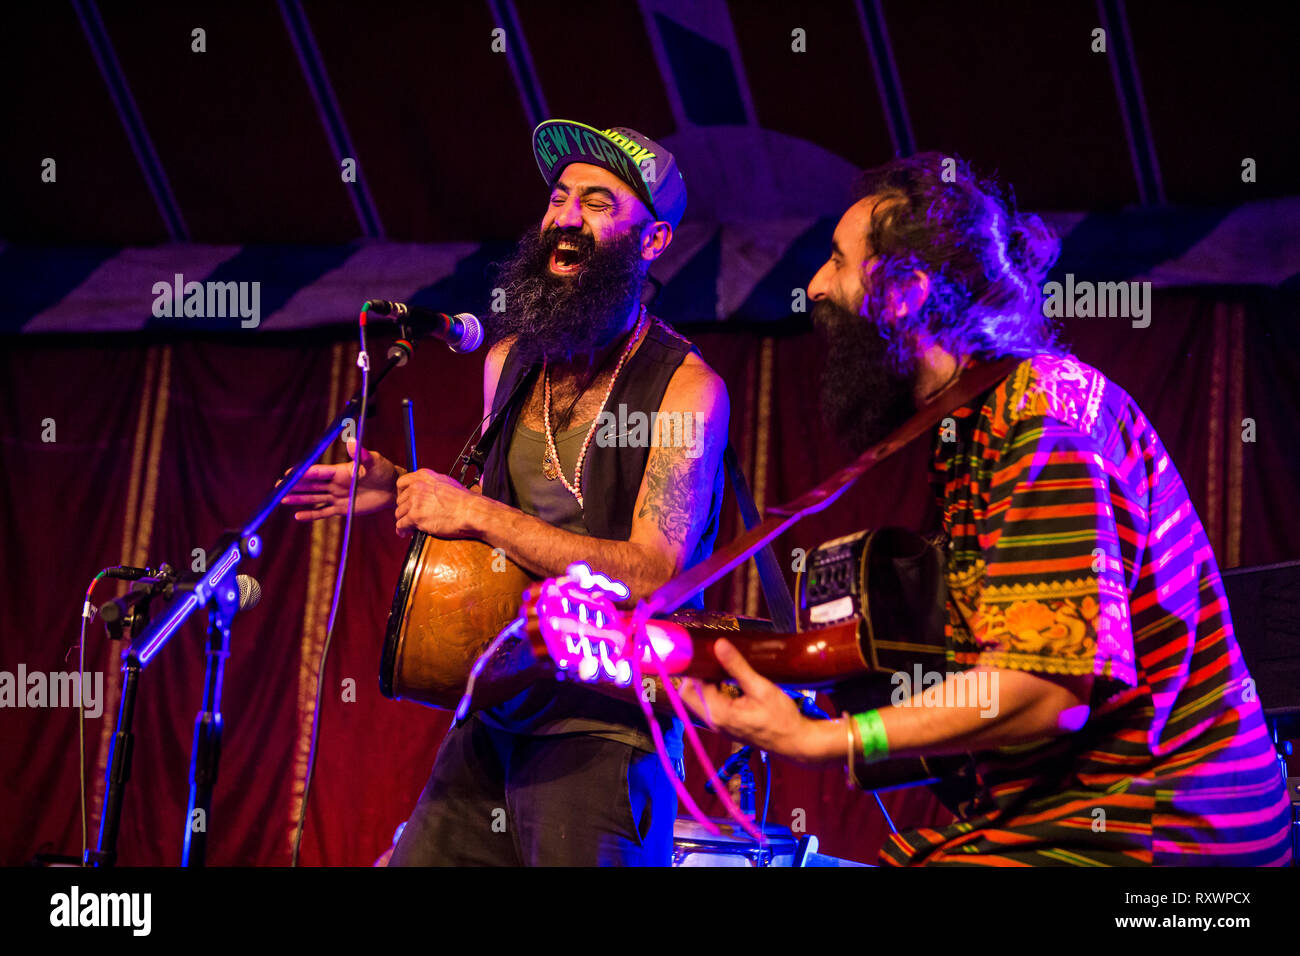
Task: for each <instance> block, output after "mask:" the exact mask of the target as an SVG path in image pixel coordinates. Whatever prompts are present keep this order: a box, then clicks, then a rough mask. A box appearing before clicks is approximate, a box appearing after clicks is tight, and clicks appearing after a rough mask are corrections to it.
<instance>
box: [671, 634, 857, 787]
mask: <svg viewBox="0 0 1300 956" xmlns="http://www.w3.org/2000/svg"><path fill="white" fill-rule="evenodd" d="M713 654H714V656H715V657H716V658H717V659H718V663H719V664H721V665H722V667H723V669H724V670H725V671H726V672H727V673H728V674H730V675H731V676H732V677H733V678H734V679H735V681H736V683H737V684H738V685H739V686H740V689H741V691H742V694H741V696H739V697H731V696H728V695H727V694H725V693H724V692H723V691H722V690H721V689H719V688H718V687H716V686H714V685H712V684H705V683H703V682H701V681H699V680H697V679H694V678H690V679H687V680H684V681H682V684H681V695H682V700H684V701H685V702H686V705H687V706H688V707H690V708H691V710H693V711H694V712H695V713H696V714H697V715H699V716H700V717H701V718H702V719H703V720H704V721H705V722H706V723H708V725H709V726H710V727H712V728H713V729H714V730H719V731H722V732H723V733H725V734H727V735H728V736H729V737H734V738H735V739H737V740H741V741H743V742H745V743H747V744H753V745H754V746H755V747H758V748H759V749H760V750H767V751H770V752H772V753H775V754H780V755H781V756H783V757H788V758H789V759H791V760H797V761H800V762H802V763H816V762H819V761H822V760H826V759H828V758H833V757H834V756H835V754H836V753H838V754H839V755H840V756H841V757H842V756H843V750H844V746H843V740H844V730H843V728H842V727H841V728H839V730H838V731H833V730H832V731H831V734H833V735H834V736H835V739H838V741H839V744H838V748H837V750H833V751H829V752H828V750H827V748H826V746H825V744H826V741H823V740H822V738H823V737H826V738H827V740H830V739H831V737H830V736H828V734H827V731H828V729H829V728H828V727H827V725H829V724H834V723H837V722H835V721H819V720H809V719H808V718H807V717H804V716H803V715H802V714H800V713H799V707H798V705H797V704H796V703H795V702H794V701H793V700H791V699H790V697H789V696H788V695H787V694H786V693H785V691H783V690H781V688H780V687H778V686H776V684H774V683H772V682H771V681H770V680H768V679H767V678H766V677H763V676H761V675H760V674H759V673H758V672H757V671H755V670H754V668H752V667H750V666H749V662H748V661H746V660H745V658H744V657H742V656H741V654H740V651H738V650H736V648H735V646H734V645H732V644H731V642H730V641H727V640H725V639H722V640H718V641H715V642H714V644H713Z"/></svg>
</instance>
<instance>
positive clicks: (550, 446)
mask: <svg viewBox="0 0 1300 956" xmlns="http://www.w3.org/2000/svg"><path fill="white" fill-rule="evenodd" d="M645 325H646V312H645V306H644V305H643V306H641V315H640V316H639V317H638V318H637V322H636V326H635V327H634V328H633V329H632V334H631V336H629V338H628V340H627V345H626V347H624V349H623V354H622V355H621V356H620V357H619V360H618V364H617V365H616V366H614V374H613V376H612V377H611V378H610V380H609V388H607V389H605V397H604V398H603V399H601V402H600V410H599V411H597V412H596V417H595V418H593V419H592V421H591V427H590V428H588V429H587V437H586V438H585V439H583V442H582V449H581V450H580V451H579V452H578V464H577V467H576V468H575V469H574V471H573V483H572V484H570V483H569V479H568V478H565V477H564V472H563V471H561V470H560V453H559V452H558V451H556V450H555V435H554V433H553V432H552V431H551V373H550V370H549V368H548V367H547V364H546V359H544V358H543V359H542V418H543V420H544V421H545V423H546V457H545V458H543V459H542V474H543V475H545V476H546V477H547V478H548V479H549V480H551V481H554V480H555V479H556V478H558V479H560V481H562V482H564V487H565V488H567V489H568V490H569V494H571V495H573V497H574V498H576V499H578V507H579V508H582V507H583V504H582V490H581V489H582V465H583V463H584V462H585V461H586V460H587V449H588V448H589V447H590V446H591V438H592V436H593V435H595V434H596V427H597V426H598V425H599V424H600V416H601V413H602V412H604V411H605V405H606V403H607V402H608V401H609V396H610V395H612V394H613V392H614V383H615V382H617V381H618V375H619V373H620V372H621V371H623V366H624V365H625V364H626V363H627V359H628V356H629V355H631V354H632V348H633V346H635V345H636V343H637V340H638V339H640V338H641V332H642V331H643V330H644V329H645Z"/></svg>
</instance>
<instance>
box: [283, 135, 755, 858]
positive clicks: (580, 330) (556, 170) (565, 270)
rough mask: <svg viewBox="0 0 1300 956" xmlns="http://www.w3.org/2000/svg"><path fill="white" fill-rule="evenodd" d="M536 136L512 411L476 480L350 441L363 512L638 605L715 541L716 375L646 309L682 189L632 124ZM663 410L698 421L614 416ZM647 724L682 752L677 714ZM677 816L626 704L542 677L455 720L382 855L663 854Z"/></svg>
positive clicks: (302, 515) (511, 276)
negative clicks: (537, 192) (358, 459)
mask: <svg viewBox="0 0 1300 956" xmlns="http://www.w3.org/2000/svg"><path fill="white" fill-rule="evenodd" d="M533 151H534V154H535V156H536V159H537V164H538V167H539V169H540V170H541V172H542V177H543V179H544V180H545V182H546V184H547V186H548V187H549V189H550V198H549V201H548V205H547V210H546V214H545V216H543V218H542V220H541V223H540V225H539V227H538V228H536V229H530V230H529V232H528V233H527V234H526V235H525V236H524V237H523V238H522V239H521V240H520V242H519V245H518V248H517V250H516V252H515V254H514V255H513V257H511V259H510V260H509V261H507V262H506V263H504V265H503V267H502V269H501V274H500V277H499V281H498V286H499V288H500V289H501V290H502V291H503V292H504V297H505V312H504V313H503V314H500V315H497V314H494V315H493V321H492V323H491V325H490V327H489V329H488V336H489V341H490V342H491V343H492V345H491V348H490V350H489V352H488V355H487V360H486V362H485V365H484V369H483V410H484V418H485V419H488V418H489V416H491V417H492V418H495V417H498V416H504V418H503V419H502V427H501V428H500V430H499V431H498V432H497V437H496V438H495V440H494V441H493V443H492V445H491V446H490V447H489V449H488V451H487V455H486V458H485V461H484V467H483V474H482V481H481V485H478V486H475V487H474V488H473V489H472V490H468V491H467V490H466V489H465V488H464V487H462V486H461V485H460V484H459V483H458V482H456V481H454V480H453V479H451V478H449V477H448V476H446V475H442V474H438V473H436V472H433V471H430V470H428V469H420V470H419V471H416V472H414V473H410V474H407V473H406V472H405V471H404V470H403V469H402V468H400V467H399V466H397V465H394V464H393V463H392V462H391V461H389V460H388V459H386V458H384V457H383V456H381V455H379V454H378V453H375V452H370V451H365V450H363V451H362V452H361V454H362V456H363V458H362V464H363V465H364V466H365V468H364V472H365V474H364V478H363V479H361V481H362V483H363V485H364V487H363V488H361V489H359V491H358V495H357V509H358V511H362V510H364V511H367V512H370V511H379V510H382V509H383V508H385V507H392V506H394V505H395V506H396V516H397V532H398V534H399V535H402V536H404V537H409V536H410V535H411V534H413V533H414V532H415V531H416V530H417V529H418V530H420V531H424V532H427V533H428V534H432V535H437V536H440V537H452V538H456V537H471V538H477V539H479V540H481V541H485V542H487V543H488V544H489V545H491V546H492V547H494V548H502V549H503V550H504V552H505V554H506V555H507V556H508V557H509V558H510V559H511V560H512V561H514V562H515V563H516V564H519V565H520V566H522V567H524V568H526V569H527V570H529V571H531V572H533V573H535V574H537V575H538V576H539V577H551V576H558V575H562V574H564V573H565V569H566V568H567V567H568V565H569V564H571V563H572V562H575V561H585V562H587V563H588V564H589V565H591V566H592V567H593V568H595V569H596V570H598V571H600V572H603V573H604V574H607V575H609V576H610V577H613V578H617V579H619V580H622V581H623V582H624V583H625V584H627V586H628V588H629V589H630V591H631V602H632V603H635V602H636V601H637V600H639V599H641V598H643V597H645V596H646V595H648V594H650V593H651V592H653V591H654V590H655V589H656V588H658V587H659V586H660V585H662V584H664V583H665V582H667V581H668V580H670V579H671V578H673V577H675V576H676V575H678V574H679V573H681V572H682V571H683V570H685V569H687V568H689V567H691V566H692V565H694V564H696V563H698V562H699V561H700V560H702V559H703V558H704V557H706V556H707V555H708V554H709V553H710V552H711V551H712V548H713V542H714V539H715V538H716V536H717V530H718V513H719V510H720V506H721V499H722V476H723V469H722V454H723V450H724V448H725V447H726V444H727V423H728V417H729V414H730V408H729V404H728V399H727V391H726V387H725V385H723V383H722V380H721V378H720V377H719V376H718V375H717V374H716V373H715V372H714V371H713V370H712V369H710V368H709V367H708V366H707V365H706V364H705V363H704V361H703V360H702V359H701V358H700V356H699V354H698V352H697V351H696V350H695V348H694V347H693V346H692V345H691V343H690V342H688V341H687V340H686V339H684V338H682V337H681V336H679V335H678V334H677V333H675V332H674V331H672V330H671V329H670V328H669V327H668V326H667V325H665V324H664V323H663V322H662V321H660V320H658V319H656V318H654V317H652V316H650V315H648V314H647V312H646V310H645V308H644V306H642V304H641V299H642V291H643V287H644V285H645V277H646V272H647V270H648V269H649V266H650V264H651V263H653V262H654V261H655V260H656V259H657V258H658V257H659V256H660V255H662V254H663V252H664V250H665V249H667V248H668V244H669V243H670V242H671V241H672V237H673V230H674V229H675V228H676V227H677V225H678V223H679V222H680V221H681V218H682V214H683V213H684V212H685V209H686V187H685V183H684V182H683V180H682V176H681V173H680V172H679V171H678V170H677V165H676V162H675V160H674V158H673V156H672V154H671V153H669V152H668V151H667V150H666V149H664V148H663V147H662V146H661V145H659V144H658V143H655V142H654V141H653V140H650V139H648V138H647V137H645V136H643V135H641V134H640V133H638V132H636V131H634V130H629V129H624V128H616V129H606V130H598V129H596V128H594V127H590V126H585V125H583V124H581V123H574V122H569V121H567V120H550V121H548V122H545V123H542V124H541V125H540V126H538V128H537V129H536V130H535V131H534V133H533ZM623 407H625V408H626V418H625V417H623V414H622V411H623ZM656 411H658V412H660V413H681V415H682V420H683V421H684V422H685V421H690V422H691V424H692V425H693V428H691V429H689V430H688V429H687V428H685V427H683V428H682V429H680V430H679V432H678V434H679V435H680V436H681V438H682V439H683V440H682V441H678V442H676V443H673V442H660V443H655V442H654V441H653V440H648V441H643V440H640V439H639V438H638V436H637V435H636V434H635V433H634V432H633V431H632V430H631V429H629V431H628V433H627V434H625V435H618V434H615V433H614V432H615V430H614V429H611V428H609V427H608V425H607V424H606V423H607V422H609V421H611V420H618V421H634V420H636V419H634V418H633V417H632V416H633V415H634V413H637V412H640V413H642V414H643V415H645V416H646V419H649V418H650V416H651V414H652V413H654V412H656ZM602 412H606V413H608V414H605V415H602ZM653 432H654V429H651V433H652V434H653ZM650 437H651V436H647V439H650ZM661 437H662V436H661ZM672 444H677V445H680V446H683V447H670V446H671V445H672ZM647 445H649V447H647ZM351 450H352V449H351V446H350V447H349V451H351ZM350 467H351V466H350V465H349V464H346V463H345V464H339V465H332V466H331V465H317V466H315V467H314V468H313V469H312V470H310V471H309V472H308V473H307V475H306V476H305V478H304V480H303V482H302V483H300V485H299V486H298V487H297V488H296V489H295V492H297V494H294V495H291V496H289V497H288V498H286V499H285V501H286V503H288V504H300V505H313V506H315V510H310V511H301V512H298V513H297V514H296V515H295V517H298V518H299V519H300V520H311V519H314V518H318V517H325V516H328V515H330V514H339V513H342V512H343V511H344V510H345V509H346V507H347V484H348V480H349V477H350ZM688 606H689V605H688ZM694 606H695V607H701V606H702V604H701V603H700V600H699V597H698V596H697V598H696V600H695V602H694ZM660 727H661V730H662V731H663V734H664V738H665V741H666V743H667V745H668V749H669V753H670V754H671V755H672V756H673V757H674V758H675V761H676V763H677V764H678V767H679V768H680V766H681V748H682V728H681V725H680V723H679V722H677V721H675V720H670V719H667V718H664V719H662V721H661V724H660ZM679 772H680V771H679ZM676 815H677V797H676V793H675V792H674V790H673V787H672V784H671V782H670V781H669V779H668V777H667V775H666V774H665V773H664V771H663V769H662V766H661V764H660V763H659V760H658V757H657V755H656V753H655V748H654V743H653V741H652V739H651V737H650V735H649V733H648V732H647V728H646V726H645V718H644V717H643V715H642V712H641V710H640V708H639V707H638V706H637V705H636V704H635V703H631V702H623V701H619V700H614V699H611V698H608V697H604V696H601V695H598V694H596V693H594V692H592V691H589V690H586V689H584V688H581V687H576V686H574V685H572V684H568V683H554V684H552V683H547V684H545V685H541V684H539V685H536V686H534V687H532V688H530V689H529V690H527V691H525V692H524V693H522V694H520V695H519V696H518V697H516V698H515V699H513V700H511V701H509V702H507V703H506V704H504V705H502V706H500V707H497V708H494V709H492V710H489V711H485V712H483V713H481V714H477V715H474V716H472V717H470V718H469V719H468V720H467V721H465V722H464V723H463V724H461V725H460V726H458V727H454V728H453V729H451V730H450V731H448V733H447V736H446V737H445V738H444V740H443V743H442V746H441V748H440V749H439V751H438V755H437V758H436V760H435V762H434V766H433V772H432V773H431V775H430V777H429V782H428V784H427V786H426V787H425V789H424V792H423V794H422V795H421V796H420V799H419V802H418V803H417V804H416V807H415V810H414V811H413V813H412V814H411V818H410V820H409V821H408V822H407V825H406V828H405V830H404V831H403V833H402V837H401V839H400V840H399V842H398V844H397V847H396V849H395V850H394V851H393V856H392V859H391V863H390V865H394V866H412V865H416V866H418V865H479V866H492V865H543V866H545V865H577V866H591V865H652V866H656V865H657V866H666V865H668V864H669V863H670V861H671V855H672V835H673V820H674V819H675V818H676Z"/></svg>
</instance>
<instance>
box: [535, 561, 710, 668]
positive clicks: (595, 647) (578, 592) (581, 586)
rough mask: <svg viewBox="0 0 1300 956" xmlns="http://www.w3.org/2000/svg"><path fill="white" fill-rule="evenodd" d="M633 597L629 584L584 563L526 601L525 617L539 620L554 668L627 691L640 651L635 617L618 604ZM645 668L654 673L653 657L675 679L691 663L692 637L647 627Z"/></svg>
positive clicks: (660, 624) (670, 628)
mask: <svg viewBox="0 0 1300 956" xmlns="http://www.w3.org/2000/svg"><path fill="white" fill-rule="evenodd" d="M630 596H631V592H630V591H629V590H628V587H627V585H626V584H624V583H623V582H622V581H618V580H614V579H612V578H609V577H607V576H606V575H604V574H600V573H599V572H595V571H593V570H592V569H591V567H590V566H589V565H587V564H586V563H584V562H576V563H574V564H571V565H569V567H568V569H567V573H566V574H565V575H564V576H562V577H558V578H548V579H547V580H545V581H542V582H541V583H540V584H538V585H535V586H534V587H533V588H532V589H530V591H529V593H528V594H527V595H526V600H525V602H524V608H523V610H524V613H526V614H528V615H532V614H536V619H537V626H538V630H539V631H540V632H541V636H542V640H543V641H544V642H545V645H546V651H547V653H548V654H549V655H550V657H551V660H552V661H554V662H555V666H556V667H557V668H558V669H559V670H560V671H562V672H563V673H565V674H566V675H571V676H572V677H574V678H576V679H577V680H579V681H583V682H584V683H592V682H596V681H601V682H605V683H612V684H615V685H617V686H620V687H626V686H627V685H628V684H630V683H631V682H632V663H631V660H630V656H631V654H632V653H633V648H634V647H635V646H636V640H635V635H634V633H633V630H634V628H633V623H632V618H631V616H630V615H628V614H625V613H624V612H623V611H620V610H619V609H618V607H617V604H616V602H618V601H626V600H627V599H628V597H630ZM646 638H647V641H646V645H645V646H644V648H643V651H642V657H641V666H642V667H643V668H646V667H651V666H653V664H654V661H653V660H652V658H651V653H652V650H651V648H653V653H655V654H657V655H658V656H659V658H660V659H661V660H663V661H664V663H665V665H666V666H667V667H668V670H669V672H670V673H674V672H678V671H679V670H680V669H683V668H685V666H686V664H688V663H689V662H690V659H691V642H690V637H689V635H688V634H687V633H686V631H685V629H684V628H681V627H679V626H677V625H674V624H672V623H671V622H669V621H647V622H646Z"/></svg>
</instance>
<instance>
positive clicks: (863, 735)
mask: <svg viewBox="0 0 1300 956" xmlns="http://www.w3.org/2000/svg"><path fill="white" fill-rule="evenodd" d="M853 720H854V721H855V722H856V724H857V727H858V740H860V741H861V742H862V759H863V760H865V761H866V762H867V763H875V762H876V761H877V760H884V759H885V758H886V757H888V756H889V738H888V737H886V736H885V722H884V721H883V720H881V719H880V711H878V710H869V711H867V712H866V713H865V714H854V715H853Z"/></svg>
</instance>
